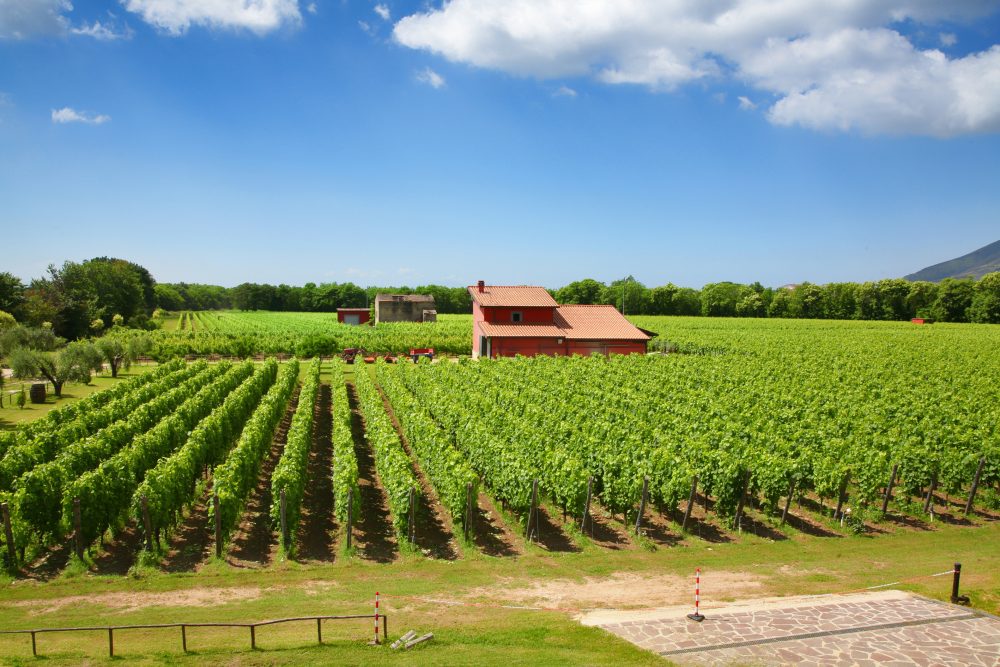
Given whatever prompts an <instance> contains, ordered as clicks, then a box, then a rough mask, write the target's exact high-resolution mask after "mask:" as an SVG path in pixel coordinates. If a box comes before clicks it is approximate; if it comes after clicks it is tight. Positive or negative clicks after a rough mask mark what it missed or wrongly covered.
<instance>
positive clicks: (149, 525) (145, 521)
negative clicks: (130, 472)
mask: <svg viewBox="0 0 1000 667" xmlns="http://www.w3.org/2000/svg"><path fill="white" fill-rule="evenodd" d="M139 501H140V503H141V505H142V529H143V530H144V531H145V532H146V548H147V549H149V550H150V551H152V550H153V522H152V520H151V519H150V518H149V498H147V497H146V496H145V495H143V496H142V497H140V498H139Z"/></svg>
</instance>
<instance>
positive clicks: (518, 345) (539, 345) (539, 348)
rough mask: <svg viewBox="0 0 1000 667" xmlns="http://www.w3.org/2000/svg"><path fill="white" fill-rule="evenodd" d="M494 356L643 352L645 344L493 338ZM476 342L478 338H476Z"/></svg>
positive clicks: (644, 351)
mask: <svg viewBox="0 0 1000 667" xmlns="http://www.w3.org/2000/svg"><path fill="white" fill-rule="evenodd" d="M492 342H493V356H494V357H513V356H514V355H517V354H520V355H523V356H526V357H533V356H535V355H538V354H548V355H552V356H560V355H571V354H579V355H583V356H586V355H589V354H645V353H646V344H645V343H643V342H641V341H639V342H629V341H563V343H556V341H555V339H552V338H494V339H493V341H492ZM477 344H478V339H477Z"/></svg>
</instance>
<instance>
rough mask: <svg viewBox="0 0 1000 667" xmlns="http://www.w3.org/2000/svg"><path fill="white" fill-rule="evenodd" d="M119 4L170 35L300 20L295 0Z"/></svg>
mask: <svg viewBox="0 0 1000 667" xmlns="http://www.w3.org/2000/svg"><path fill="white" fill-rule="evenodd" d="M0 1H2V0H0ZM122 5H124V7H125V9H127V10H128V11H130V12H134V13H135V14H138V15H139V16H141V17H142V19H143V20H144V21H145V22H146V23H149V24H150V25H152V26H155V27H157V28H159V29H160V30H163V31H164V32H167V33H169V34H171V35H181V34H183V33H184V32H186V31H187V30H188V29H189V28H190V27H191V26H193V25H197V26H205V27H208V28H228V29H236V30H249V31H251V32H255V33H257V34H264V33H268V32H271V31H272V30H276V29H278V28H280V27H282V26H284V25H299V24H300V23H301V22H302V14H301V13H300V12H299V3H298V0H122Z"/></svg>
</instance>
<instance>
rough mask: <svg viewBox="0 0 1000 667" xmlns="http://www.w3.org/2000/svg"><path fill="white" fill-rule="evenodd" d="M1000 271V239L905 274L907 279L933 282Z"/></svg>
mask: <svg viewBox="0 0 1000 667" xmlns="http://www.w3.org/2000/svg"><path fill="white" fill-rule="evenodd" d="M993 271H1000V241H994V242H993V243H991V244H989V245H987V246H983V247H982V248H980V249H979V250H975V251H973V252H970V253H969V254H968V255H962V256H961V257H956V258H955V259H949V260H948V261H947V262H941V263H940V264H935V265H934V266H928V267H927V268H926V269H921V270H919V271H917V272H916V273H911V274H910V275H908V276H906V279H907V280H929V281H931V282H933V283H936V282H938V281H941V280H944V279H945V278H976V279H978V278H982V277H983V276H985V275H986V274H987V273H992V272H993Z"/></svg>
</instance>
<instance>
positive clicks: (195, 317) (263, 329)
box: [150, 311, 472, 361]
mask: <svg viewBox="0 0 1000 667" xmlns="http://www.w3.org/2000/svg"><path fill="white" fill-rule="evenodd" d="M440 320H441V321H439V322H429V323H426V324H417V323H404V322H393V323H383V324H379V325H378V326H374V327H370V326H349V325H346V324H340V323H338V322H337V314H336V313H272V312H242V311H198V312H188V311H182V312H181V313H180V315H179V316H178V318H177V321H176V324H174V328H171V329H169V330H168V329H163V330H159V331H154V332H152V333H151V334H150V335H151V336H152V339H153V345H152V350H151V355H152V356H153V357H154V358H156V359H159V360H161V361H162V360H167V359H172V358H174V357H178V356H186V355H198V356H201V355H221V356H225V357H246V356H250V355H274V354H287V355H296V356H298V357H300V358H308V357H313V356H320V355H322V356H329V355H333V354H337V353H339V352H341V351H342V350H344V349H347V348H364V349H366V350H368V351H369V352H372V353H374V354H405V353H406V352H407V351H408V350H409V349H410V348H424V347H432V348H434V349H435V350H437V351H438V352H439V353H443V354H468V351H469V341H470V340H471V337H472V328H471V326H472V325H471V321H470V319H469V317H468V316H464V315H442V316H441V318H440ZM172 324H173V323H172Z"/></svg>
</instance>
